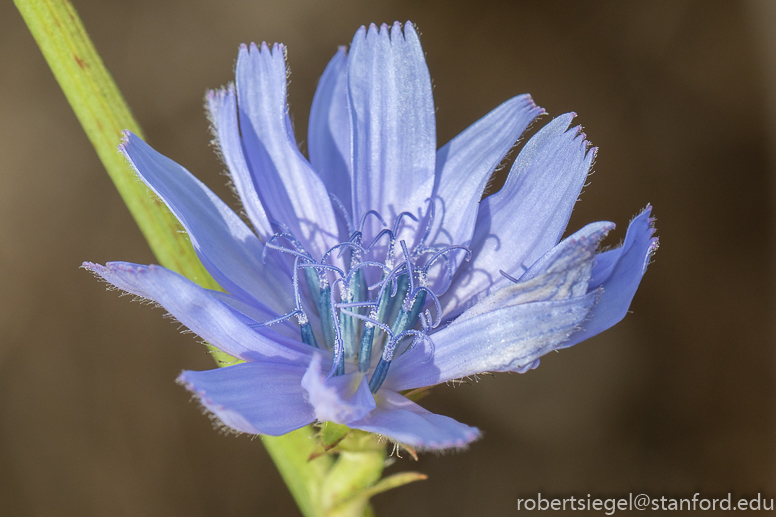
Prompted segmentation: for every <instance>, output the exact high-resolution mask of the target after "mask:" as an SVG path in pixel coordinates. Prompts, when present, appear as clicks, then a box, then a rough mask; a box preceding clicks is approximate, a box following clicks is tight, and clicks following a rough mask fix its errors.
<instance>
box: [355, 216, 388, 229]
mask: <svg viewBox="0 0 776 517" xmlns="http://www.w3.org/2000/svg"><path fill="white" fill-rule="evenodd" d="M370 215H373V216H375V218H377V220H378V221H380V223H382V225H383V226H387V224H386V223H385V219H383V216H381V215H380V213H379V212H378V211H377V210H369V211H368V212H367V213H365V214H364V215H362V216H361V224H360V225H358V232H359V233H364V224H365V223H366V218H367V216H370Z"/></svg>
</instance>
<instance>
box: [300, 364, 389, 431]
mask: <svg viewBox="0 0 776 517" xmlns="http://www.w3.org/2000/svg"><path fill="white" fill-rule="evenodd" d="M302 387H303V388H304V389H305V390H307V395H308V400H309V402H310V404H312V406H313V407H314V408H315V418H316V420H318V421H319V422H334V423H337V424H344V425H347V424H349V423H350V422H352V421H354V420H358V419H360V418H363V417H365V416H366V415H367V414H368V413H369V412H370V411H372V410H373V409H374V408H375V398H374V396H372V392H371V391H369V383H367V381H366V377H365V376H364V375H362V374H359V373H356V372H354V373H349V374H347V375H338V376H335V377H330V378H329V379H326V376H325V374H323V373H322V372H321V355H320V354H314V355H313V359H312V361H310V366H309V368H307V371H306V372H305V374H304V377H302Z"/></svg>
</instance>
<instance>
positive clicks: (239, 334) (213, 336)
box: [83, 262, 313, 378]
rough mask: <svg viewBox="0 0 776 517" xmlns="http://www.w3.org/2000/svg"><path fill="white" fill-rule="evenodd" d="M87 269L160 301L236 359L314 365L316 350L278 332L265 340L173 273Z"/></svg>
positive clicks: (120, 265)
mask: <svg viewBox="0 0 776 517" xmlns="http://www.w3.org/2000/svg"><path fill="white" fill-rule="evenodd" d="M83 267H84V268H86V269H89V270H90V271H92V272H94V273H96V274H97V275H99V276H100V277H102V278H103V279H104V280H106V281H107V282H109V283H111V284H113V285H114V286H116V287H118V288H119V289H121V290H122V291H126V292H129V293H132V294H135V295H137V296H140V297H142V298H146V299H148V300H152V301H155V302H156V303H158V304H159V305H161V306H162V307H164V308H165V309H167V311H168V312H169V313H170V314H172V315H173V316H174V317H175V318H176V319H177V320H178V321H180V322H181V323H182V324H183V325H185V326H186V327H188V328H189V329H190V330H191V331H192V332H194V333H195V334H197V335H198V336H199V337H201V338H202V339H204V340H205V341H207V342H208V343H210V344H211V345H213V346H216V347H218V348H219V349H220V350H223V351H224V352H226V353H227V354H229V355H231V356H234V357H239V358H240V359H245V360H263V359H267V358H272V360H273V361H275V362H288V363H301V364H307V363H308V362H309V360H310V359H309V358H310V355H311V353H312V350H313V349H312V348H311V347H309V346H307V345H305V344H303V343H301V342H300V341H297V340H292V339H288V338H286V337H283V336H281V335H280V334H277V333H274V332H273V333H272V338H267V337H265V336H264V335H261V334H260V333H258V332H256V331H254V330H253V329H251V328H250V327H248V326H246V325H245V323H244V322H243V321H241V319H240V318H238V317H237V316H235V314H234V313H233V312H232V310H231V309H229V308H228V307H227V306H226V305H224V304H223V303H222V302H221V301H219V300H218V298H216V297H215V296H213V294H212V292H211V291H208V290H207V289H203V288H201V287H199V286H198V285H196V284H194V283H193V282H191V281H190V280H188V279H186V278H184V277H182V276H181V275H179V274H178V273H175V272H173V271H170V270H169V269H165V268H163V267H161V266H141V265H138V264H129V263H126V262H109V263H108V264H106V265H105V266H101V265H99V264H92V263H90V262H84V264H83ZM300 378H301V376H300Z"/></svg>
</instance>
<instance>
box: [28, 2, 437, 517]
mask: <svg viewBox="0 0 776 517" xmlns="http://www.w3.org/2000/svg"><path fill="white" fill-rule="evenodd" d="M14 3H15V5H16V7H17V8H18V10H19V12H20V13H21V15H22V17H23V18H24V21H25V23H26V24H27V27H28V28H29V30H30V32H31V33H32V36H33V37H34V39H35V41H36V43H37V44H38V47H39V48H40V49H41V52H42V53H43V56H44V58H45V59H46V62H47V63H48V66H49V67H50V68H51V70H52V72H53V73H54V77H55V78H56V80H57V82H58V83H59V85H60V87H61V88H62V91H63V92H64V94H65V97H66V98H67V100H68V102H69V103H70V106H71V107H72V108H73V111H74V112H75V114H76V116H77V118H78V121H79V122H80V123H81V126H82V127H83V129H84V131H85V132H86V135H87V137H88V138H89V141H90V142H91V144H92V145H93V146H94V149H95V150H96V151H97V155H98V156H99V158H100V161H101V162H102V164H103V166H104V167H105V169H106V171H107V172H108V175H109V176H110V178H111V180H112V181H113V183H114V185H115V186H116V189H117V190H118V191H119V194H120V195H121V198H122V199H123V201H124V203H125V204H126V205H127V208H128V209H129V211H130V213H131V214H132V217H133V218H134V220H135V222H136V223H137V225H138V227H139V228H140V230H141V232H142V234H143V236H144V237H145V239H146V240H147V241H148V244H149V246H150V248H151V250H152V252H153V253H154V255H155V257H156V259H157V260H158V261H159V263H160V264H161V265H163V266H164V267H166V268H168V269H171V270H173V271H176V272H178V273H180V274H182V275H183V276H185V277H187V278H189V279H190V280H192V281H194V282H196V283H197V284H199V285H200V286H202V287H205V288H208V289H214V290H220V286H219V285H218V284H217V283H216V281H215V280H213V278H212V277H211V276H210V274H209V273H208V272H207V271H206V270H205V268H204V267H203V266H202V264H201V262H200V261H199V259H198V258H197V255H196V253H195V251H194V249H193V248H192V245H191V242H190V240H189V237H188V235H187V234H186V233H185V232H183V231H182V227H181V225H180V223H179V222H178V221H177V219H176V218H175V217H174V216H173V215H172V213H170V211H169V210H168V209H167V208H166V207H165V205H164V204H163V203H162V202H160V201H159V200H158V199H157V198H156V197H155V196H153V194H151V193H150V191H149V189H148V188H147V187H146V186H145V185H144V184H143V183H142V182H140V181H138V179H137V177H136V175H135V173H134V171H133V170H132V169H131V168H130V167H129V165H128V164H127V162H126V160H125V158H124V157H123V156H122V155H121V154H120V153H119V152H117V147H118V146H119V144H120V142H121V140H122V136H123V133H122V132H123V131H124V130H130V131H132V132H133V133H135V134H137V135H141V136H142V131H141V129H140V126H139V124H138V123H137V121H136V120H135V119H134V117H133V116H132V113H131V111H130V109H129V106H128V105H127V103H126V101H125V100H124V98H123V97H122V95H121V92H120V91H119V89H118V87H117V86H116V83H115V82H114V80H113V78H112V77H111V75H110V73H109V72H108V70H107V69H106V68H105V65H104V64H103V62H102V59H100V56H99V54H98V53H97V50H96V49H95V47H94V45H93V43H92V41H91V39H90V38H89V36H88V34H87V32H86V29H85V28H84V25H83V23H82V22H81V20H80V18H79V17H78V14H77V13H76V11H75V9H74V7H73V5H72V4H71V3H70V2H69V1H68V0H14ZM210 349H211V351H212V353H213V357H214V359H215V360H216V363H217V364H218V365H220V366H222V365H226V364H234V363H235V362H236V360H235V359H234V358H232V357H231V356H229V355H227V354H225V353H223V352H221V351H220V350H218V349H216V348H215V347H210ZM360 434H364V435H365V434H366V433H360ZM261 438H262V442H263V443H264V446H265V447H266V449H267V451H268V452H269V455H270V457H271V458H272V460H273V461H274V462H275V465H276V467H277V468H278V470H279V471H280V474H281V476H282V478H283V480H284V481H285V483H286V485H287V486H288V488H289V490H290V491H291V494H292V495H293V497H294V499H295V501H296V503H297V505H298V506H299V509H300V510H301V512H302V513H303V514H304V515H305V516H308V517H318V516H324V515H327V516H328V515H330V516H335V515H337V516H348V517H349V516H356V515H373V513H372V510H371V508H370V506H369V503H368V501H369V498H370V497H371V496H372V495H375V494H377V493H380V492H382V491H385V490H388V489H390V488H394V487H396V486H399V485H403V484H406V483H409V482H412V481H416V480H419V479H424V478H425V477H424V476H423V475H421V474H415V473H402V474H397V475H394V476H390V477H388V478H385V479H383V480H381V481H378V480H379V479H380V476H381V475H382V470H383V465H384V460H385V445H384V444H379V443H377V442H376V441H375V440H374V438H372V437H371V435H370V436H368V439H369V440H367V441H366V442H363V443H355V442H353V441H352V440H351V442H352V443H349V444H348V445H349V447H350V449H349V450H347V451H345V450H344V449H343V452H341V453H340V454H339V456H338V457H336V458H335V457H334V456H333V455H332V454H326V453H324V454H318V455H317V456H316V450H317V449H321V448H322V447H321V445H320V444H319V441H320V439H321V438H320V437H319V433H318V432H317V431H316V429H315V428H313V427H312V426H305V427H303V428H301V429H298V430H296V431H294V432H291V433H288V434H286V435H284V436H278V437H274V436H263V435H262V436H261ZM348 439H350V438H348V437H346V438H345V440H348ZM345 440H343V441H345ZM361 440H362V441H363V440H364V436H361ZM354 443H355V446H354ZM359 447H361V448H359ZM331 450H332V451H334V450H335V449H334V448H332V449H331ZM311 457H312V459H311Z"/></svg>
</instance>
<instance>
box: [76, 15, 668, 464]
mask: <svg viewBox="0 0 776 517" xmlns="http://www.w3.org/2000/svg"><path fill="white" fill-rule="evenodd" d="M207 102H208V108H209V112H210V117H211V121H212V124H213V131H214V135H215V137H216V141H217V144H218V146H219V149H220V152H221V154H222V155H223V159H224V161H225V163H226V166H227V167H228V169H229V173H230V175H231V179H232V181H233V183H234V187H235V190H236V191H237V194H238V195H239V197H240V200H241V202H242V205H243V208H244V210H245V215H246V216H247V219H248V220H249V221H250V224H251V226H252V228H251V227H249V226H248V225H247V224H246V223H245V222H244V221H243V220H242V219H241V218H240V217H239V216H238V215H237V214H236V213H235V212H234V211H232V210H231V209H230V208H229V207H228V206H227V205H226V204H225V203H224V202H222V201H221V200H220V199H218V197H216V196H215V195H214V194H213V193H212V192H211V191H210V190H209V189H208V188H207V187H206V186H205V185H204V184H203V183H201V182H200V181H199V180H197V179H196V178H195V177H194V176H193V175H191V174H190V173H189V172H188V171H187V170H186V169H184V168H183V167H181V166H180V165H178V164H177V163H175V162H173V161H172V160H170V159H168V158H166V157H164V156H162V155H161V154H159V153H157V152H156V151H154V150H153V149H152V148H151V147H149V146H148V145H147V144H145V143H144V142H143V141H142V140H140V139H139V138H138V137H137V136H135V135H133V134H131V133H127V134H126V138H125V141H124V142H123V143H122V145H121V151H122V152H123V153H124V154H125V155H126V157H127V159H128V160H129V162H130V163H131V164H132V166H133V167H134V169H135V171H136V172H137V174H138V176H139V177H140V178H141V179H142V180H143V181H144V182H145V183H146V185H148V187H149V188H150V189H151V190H153V192H154V193H155V194H156V195H158V196H159V198H160V199H161V200H162V201H163V202H164V203H165V204H166V205H167V206H168V207H169V209H170V210H171V211H172V213H173V214H175V216H176V217H177V218H178V220H179V221H180V222H181V224H182V225H183V227H184V228H185V229H186V231H187V232H188V235H189V236H190V239H191V242H192V244H193V246H194V248H195V249H196V251H197V253H198V256H199V258H200V260H201V261H202V263H203V264H204V266H205V267H206V268H207V270H208V271H209V272H210V274H211V275H212V276H213V277H214V279H215V280H216V281H217V282H218V284H219V285H220V286H221V287H222V288H223V292H220V291H212V290H207V289H204V288H201V287H199V286H197V285H196V284H195V283H193V282H191V281H190V280H188V279H186V278H184V277H182V276H180V275H178V274H177V273H174V272H172V271H170V270H167V269H165V268H162V267H160V266H153V265H151V266H144V265H137V264H129V263H122V262H111V263H108V264H107V265H105V266H101V265H97V264H92V263H85V264H84V265H85V267H86V268H88V269H90V270H92V271H93V272H95V273H96V274H97V275H99V276H100V277H102V278H103V279H104V280H106V281H107V282H109V283H111V284H113V285H114V286H116V287H117V288H119V289H121V290H123V291H127V292H129V293H133V294H135V295H137V296H140V297H142V298H145V299H148V300H152V301H154V302H156V303H158V304H160V305H161V306H163V307H164V308H165V309H166V310H167V311H168V312H169V313H170V314H172V315H173V316H174V317H175V318H177V319H178V320H179V321H180V322H181V323H182V324H183V325H185V326H186V327H188V328H189V329H190V330H191V331H193V332H194V333H196V334H197V335H199V336H200V337H202V338H203V339H204V340H206V341H207V342H209V343H211V344H212V345H214V346H216V347H218V348H219V349H221V350H223V351H224V352H226V353H227V354H229V355H231V356H234V357H235V358H237V359H239V360H240V361H239V362H237V363H235V364H233V365H229V366H225V367H223V368H217V369H214V370H209V371H201V372H195V371H184V372H183V373H182V374H181V375H180V377H179V379H178V380H179V382H180V383H181V384H183V385H184V386H186V387H187V388H188V389H189V390H191V391H192V392H193V393H194V394H196V396H197V397H199V400H200V401H201V403H202V404H203V405H204V407H205V408H207V409H208V410H209V411H211V412H212V413H213V414H214V415H215V416H217V417H218V419H219V420H220V421H221V422H222V423H223V424H224V425H225V426H227V427H229V428H231V429H233V430H236V431H240V432H245V433H251V434H257V433H264V434H270V435H280V434H284V433H287V432H289V431H292V430H294V429H297V428H299V427H302V426H305V425H307V424H310V423H312V422H316V421H320V422H325V421H330V422H335V423H338V424H344V425H347V426H349V427H351V428H355V429H361V430H364V431H367V432H373V433H377V434H380V435H383V436H385V437H387V438H389V439H390V440H393V441H395V442H398V443H400V444H404V445H407V446H410V447H414V448H420V449H444V448H450V447H463V446H465V445H466V444H468V443H470V442H471V441H472V440H474V439H476V438H477V437H478V436H479V430H478V429H476V428H474V427H470V426H468V425H464V424H462V423H459V422H457V421H455V420H453V419H451V418H449V417H446V416H442V415H437V414H434V413H431V412H429V411H426V410H425V409H423V408H422V407H420V406H419V405H417V404H416V403H415V402H413V401H411V400H410V399H409V398H407V397H405V396H404V395H403V394H402V393H406V391H405V390H412V389H416V388H423V387H427V386H432V385H435V384H439V383H443V382H446V381H450V380H455V379H459V378H462V377H467V376H471V375H476V374H478V373H481V372H502V371H513V372H521V373H522V372H525V371H527V370H529V369H532V368H535V367H536V366H537V365H538V364H539V358H540V357H541V356H542V355H544V354H546V353H548V352H549V351H551V350H555V349H558V348H563V347H568V346H571V345H574V344H576V343H579V342H580V341H582V340H584V339H587V338H588V337H590V336H593V335H595V334H597V333H599V332H601V331H603V330H605V329H607V328H609V327H611V326H612V325H614V324H615V323H617V322H618V321H620V320H621V319H622V318H623V317H624V315H625V313H626V312H627V310H628V307H629V305H630V302H631V299H632V298H633V296H634V293H635V291H636V288H637V287H638V285H639V282H640V280H641V277H642V275H643V274H644V271H645V269H646V266H647V263H648V261H649V258H650V256H651V254H652V252H653V251H654V249H655V248H656V246H657V239H656V238H653V236H652V235H653V231H654V230H653V228H652V222H653V220H652V219H651V218H650V208H649V207H647V209H646V210H644V211H643V212H641V213H640V214H639V215H638V216H636V217H635V218H634V219H633V221H632V222H631V223H630V226H629V228H628V232H627V235H626V237H625V240H624V242H623V243H622V245H621V246H620V247H618V248H616V249H612V250H610V251H606V252H603V253H599V252H598V247H599V243H600V241H601V240H602V239H603V238H604V236H605V235H606V234H607V232H609V231H610V230H611V229H612V228H613V227H614V224H612V223H609V222H597V223H593V224H590V225H588V226H585V227H584V228H582V229H581V230H579V231H578V232H576V233H574V234H572V235H571V236H569V237H567V238H566V239H563V240H562V241H561V240H560V238H561V236H562V235H563V233H564V231H565V229H566V225H567V223H568V220H569V216H570V214H571V210H572V207H573V205H574V203H575V202H576V200H577V198H578V196H579V194H580V191H581V188H582V186H583V184H584V183H585V179H586V177H587V174H588V172H589V170H590V167H591V164H592V162H593V158H594V156H595V149H591V148H590V147H589V144H588V142H587V141H586V139H585V135H584V134H582V133H581V132H580V129H579V127H572V128H570V124H571V121H572V118H573V117H574V115H573V114H567V115H562V116H560V117H557V118H555V119H553V120H551V121H550V122H549V123H548V124H546V125H545V126H544V127H543V128H542V129H541V130H540V131H539V132H538V133H536V135H535V136H533V137H532V138H531V139H530V140H529V141H528V142H527V143H526V144H525V146H524V148H523V149H522V150H521V152H520V153H519V155H518V156H517V158H516V160H515V163H514V165H513V167H512V169H511V171H510V173H509V176H508V178H507V180H506V183H505V185H504V187H503V188H502V189H501V190H500V191H499V192H497V193H495V194H493V195H491V196H489V197H487V198H485V199H484V200H481V198H482V196H483V192H484V191H485V188H486V186H487V184H488V181H489V179H490V177H491V175H492V174H493V172H494V170H495V169H496V168H497V166H498V165H499V163H500V162H501V161H502V159H503V158H504V156H505V155H506V154H507V152H508V151H509V150H510V149H511V148H512V147H513V146H514V144H515V142H516V141H517V140H518V139H519V138H520V136H521V134H522V133H523V132H524V131H525V129H526V128H527V127H528V125H529V124H530V123H531V122H532V121H533V120H534V119H535V118H536V117H537V116H538V115H541V114H542V113H543V112H544V111H543V110H542V109H541V108H539V107H537V106H536V105H535V104H534V103H533V101H532V99H531V97H530V96H528V95H522V96H518V97H515V98H513V99H510V100H508V101H506V102H505V103H503V104H502V105H500V106H498V107H497V108H496V109H494V110H493V111H492V112H490V113H489V114H488V115H486V116H485V117H483V118H482V119H481V120H479V121H477V122H476V123H474V124H473V125H472V126H471V127H469V128H468V129H467V130H465V131H464V132H463V133H461V134H460V135H458V136H457V137H456V138H454V139H453V140H452V141H450V142H449V143H448V144H447V145H445V146H443V147H442V148H440V149H439V150H437V149H436V134H435V118H434V104H433V98H432V88H431V80H430V77H429V73H428V69H427V67H426V63H425V59H424V55H423V51H422V49H421V46H420V42H419V40H418V36H417V34H416V32H415V29H414V28H413V26H412V25H411V24H410V23H407V24H405V25H404V26H403V27H402V25H400V24H398V23H396V24H394V25H393V27H388V26H386V25H383V26H382V27H380V28H378V27H376V26H375V25H371V26H370V27H369V28H368V29H367V28H364V27H362V28H361V29H359V31H358V32H357V33H356V35H355V37H354V39H353V42H352V44H351V46H350V50H349V51H347V50H346V49H345V48H341V49H340V50H339V51H338V52H337V54H336V55H335V56H334V58H333V59H332V60H331V62H330V63H329V65H328V66H327V68H326V70H325V72H324V74H323V77H322V78H321V80H320V84H319V86H318V89H317V92H316V94H315V98H314V100H313V106H312V110H311V116H310V124H309V130H308V142H309V160H308V159H307V158H305V156H304V155H303V154H302V153H301V152H300V150H299V148H298V146H297V144H296V139H295V136H294V130H293V127H292V124H291V121H290V118H289V115H288V110H287V102H286V61H285V48H284V47H283V46H282V45H279V44H275V45H273V46H271V47H270V46H269V45H267V44H266V43H264V44H262V45H261V46H257V45H255V44H252V45H250V46H242V47H241V48H240V52H239V57H238V59H237V67H236V84H235V85H229V86H228V87H226V88H225V89H222V90H219V91H214V92H211V93H209V95H208V97H207Z"/></svg>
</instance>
